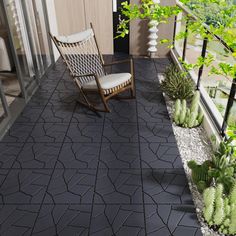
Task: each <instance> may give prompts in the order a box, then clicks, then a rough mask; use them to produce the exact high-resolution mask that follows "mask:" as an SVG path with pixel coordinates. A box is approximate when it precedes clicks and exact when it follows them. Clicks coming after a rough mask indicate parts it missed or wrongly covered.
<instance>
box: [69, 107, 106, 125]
mask: <svg viewBox="0 0 236 236" xmlns="http://www.w3.org/2000/svg"><path fill="white" fill-rule="evenodd" d="M104 116H105V113H103V112H99V113H95V112H94V111H91V110H89V109H88V108H87V107H83V106H81V105H80V104H77V105H76V108H75V111H74V113H73V116H72V120H71V122H72V123H79V122H85V123H103V121H104Z"/></svg>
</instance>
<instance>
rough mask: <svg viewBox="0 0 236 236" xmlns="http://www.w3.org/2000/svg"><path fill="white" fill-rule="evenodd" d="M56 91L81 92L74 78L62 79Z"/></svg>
mask: <svg viewBox="0 0 236 236" xmlns="http://www.w3.org/2000/svg"><path fill="white" fill-rule="evenodd" d="M56 91H58V92H66V93H67V92H71V91H75V92H79V88H78V86H77V85H76V83H75V82H74V81H73V80H71V81H67V80H61V81H60V82H59V83H58V85H57V87H56Z"/></svg>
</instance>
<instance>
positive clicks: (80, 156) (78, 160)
mask: <svg viewBox="0 0 236 236" xmlns="http://www.w3.org/2000/svg"><path fill="white" fill-rule="evenodd" d="M99 151H100V143H64V144H63V146H62V149H61V152H60V155H59V158H58V163H57V165H56V168H65V169H67V168H69V169H70V168H71V169H88V168H89V169H96V168H97V163H98V158H99Z"/></svg>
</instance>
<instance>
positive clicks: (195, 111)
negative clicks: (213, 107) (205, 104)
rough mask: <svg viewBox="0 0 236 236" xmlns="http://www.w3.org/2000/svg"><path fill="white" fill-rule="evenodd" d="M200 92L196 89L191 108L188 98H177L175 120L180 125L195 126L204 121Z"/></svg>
mask: <svg viewBox="0 0 236 236" xmlns="http://www.w3.org/2000/svg"><path fill="white" fill-rule="evenodd" d="M199 102H200V93H199V91H196V92H195V94H194V96H193V100H192V102H191V106H190V108H188V107H187V102H186V100H185V99H184V100H179V99H177V100H176V102H175V112H174V122H175V123H176V125H178V126H182V127H185V128H193V127H196V126H199V125H200V124H201V123H202V121H203V113H202V111H199Z"/></svg>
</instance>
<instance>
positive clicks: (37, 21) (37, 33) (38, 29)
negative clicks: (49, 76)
mask: <svg viewBox="0 0 236 236" xmlns="http://www.w3.org/2000/svg"><path fill="white" fill-rule="evenodd" d="M25 9H26V14H27V21H28V26H29V29H30V40H31V43H32V45H33V54H34V57H35V58H36V63H37V68H38V74H39V77H41V76H42V75H43V74H44V72H45V71H46V69H47V68H48V67H49V66H50V64H51V57H50V48H49V44H48V33H47V29H46V20H45V15H44V9H43V2H42V1H39V0H25Z"/></svg>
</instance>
